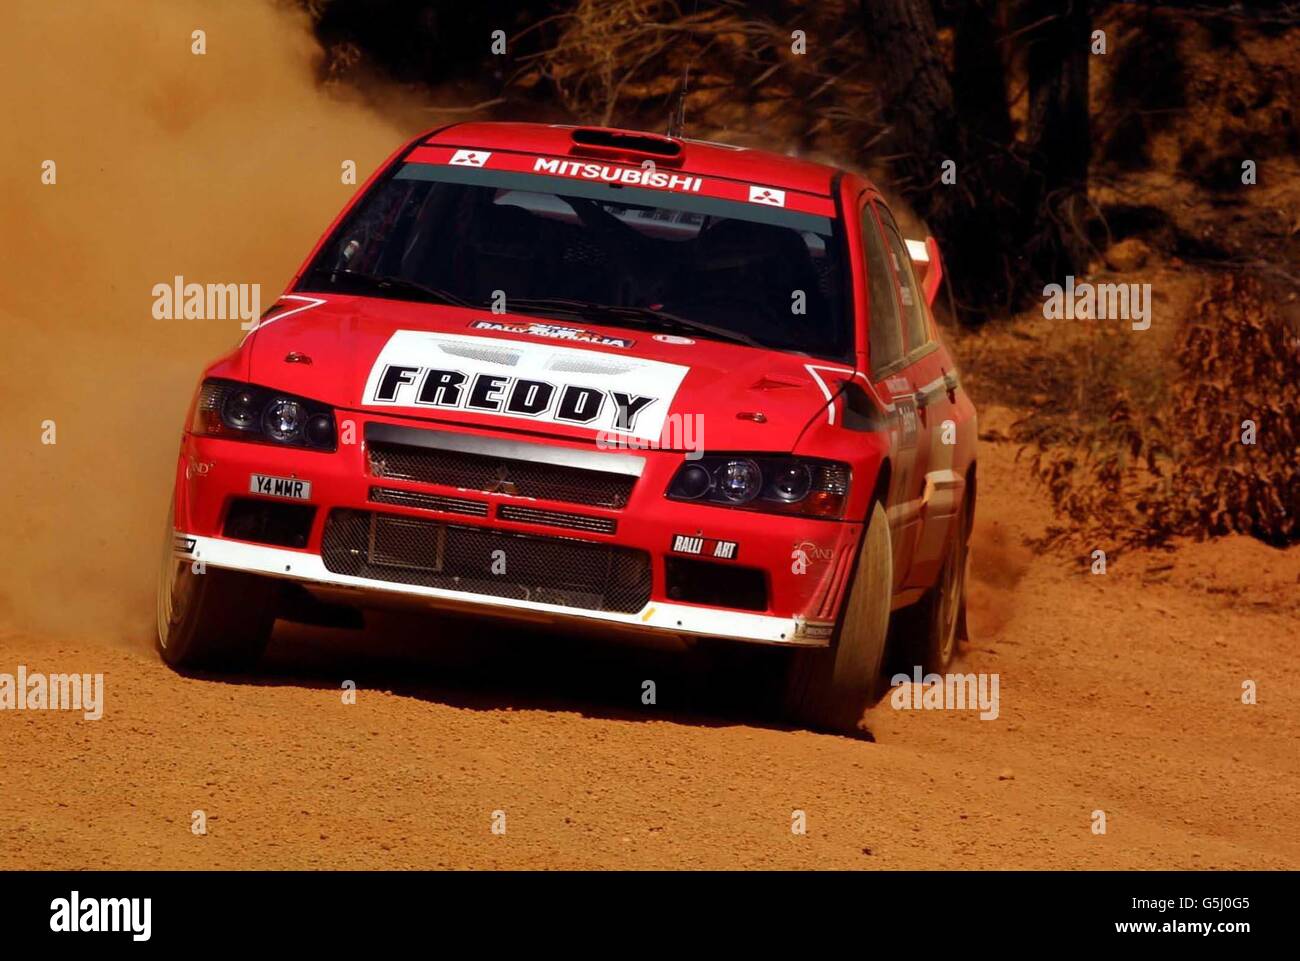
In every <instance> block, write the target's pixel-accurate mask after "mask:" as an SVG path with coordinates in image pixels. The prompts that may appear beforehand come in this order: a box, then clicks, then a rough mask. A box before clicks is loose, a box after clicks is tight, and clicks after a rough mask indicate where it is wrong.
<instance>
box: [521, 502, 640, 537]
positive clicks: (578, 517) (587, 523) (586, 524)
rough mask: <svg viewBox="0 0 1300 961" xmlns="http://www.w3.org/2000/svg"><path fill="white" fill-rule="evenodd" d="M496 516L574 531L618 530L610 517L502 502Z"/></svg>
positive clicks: (608, 532)
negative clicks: (517, 505)
mask: <svg viewBox="0 0 1300 961" xmlns="http://www.w3.org/2000/svg"><path fill="white" fill-rule="evenodd" d="M497 517H499V518H501V519H502V520H503V521H523V522H524V523H527V524H547V525H549V526H551V527H568V528H571V529H573V530H575V531H593V532H595V533H597V534H613V533H614V531H616V530H618V521H616V520H614V519H613V518H612V517H591V516H590V515H588V514H569V513H567V512H565V511H544V510H538V509H537V508H536V507H516V506H514V505H513V504H502V505H501V506H500V507H498V508H497Z"/></svg>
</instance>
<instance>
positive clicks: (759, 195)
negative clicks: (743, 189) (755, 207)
mask: <svg viewBox="0 0 1300 961" xmlns="http://www.w3.org/2000/svg"><path fill="white" fill-rule="evenodd" d="M749 202H750V203H751V204H767V205H768V206H769V207H784V206H785V191H784V190H777V189H776V188H775V187H754V186H751V187H750V188H749Z"/></svg>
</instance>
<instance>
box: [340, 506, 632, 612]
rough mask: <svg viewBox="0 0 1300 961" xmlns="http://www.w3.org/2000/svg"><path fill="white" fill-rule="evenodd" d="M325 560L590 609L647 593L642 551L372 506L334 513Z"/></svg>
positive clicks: (409, 579)
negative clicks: (455, 523) (454, 522)
mask: <svg viewBox="0 0 1300 961" xmlns="http://www.w3.org/2000/svg"><path fill="white" fill-rule="evenodd" d="M321 559H322V560H323V561H324V563H325V567H326V569H328V570H330V571H333V572H334V573H336V574H347V575H351V576H353V577H366V578H371V579H374V580H381V581H394V582H397V583H401V584H418V585H420V586H422V587H437V588H442V589H444V590H451V591H466V592H468V593H471V594H487V595H491V596H493V597H510V598H516V599H519V600H527V601H535V602H537V603H541V604H555V605H559V606H561V607H576V608H582V609H585V610H593V611H617V612H620V613H624V614H632V613H635V612H636V611H639V610H641V609H642V608H643V607H645V605H646V602H647V601H649V599H650V555H649V554H647V553H646V552H645V551H638V550H631V549H629V548H625V547H616V546H614V545H611V544H588V543H585V542H583V541H577V540H570V539H568V538H560V537H535V536H532V535H523V534H509V533H504V532H502V531H492V530H485V529H481V528H472V527H457V526H453V525H451V524H443V523H439V522H437V521H432V520H424V519H422V518H413V517H402V516H396V515H392V514H378V513H372V512H370V511H354V510H344V509H335V510H333V511H331V512H330V514H329V517H328V518H327V519H326V522H325V535H324V538H323V540H322V543H321Z"/></svg>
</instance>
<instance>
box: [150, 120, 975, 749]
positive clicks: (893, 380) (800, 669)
mask: <svg viewBox="0 0 1300 961" xmlns="http://www.w3.org/2000/svg"><path fill="white" fill-rule="evenodd" d="M942 282H943V278H942V266H941V261H940V257H939V249H938V246H937V245H936V243H935V242H934V240H933V239H932V238H927V239H925V240H923V241H922V240H905V239H904V237H903V235H902V233H901V232H900V231H899V228H898V226H897V224H896V222H895V219H894V217H893V216H892V215H891V213H890V210H889V208H888V206H887V205H886V204H885V202H884V200H883V199H882V197H881V195H880V193H879V191H877V189H876V188H875V187H874V186H872V184H871V183H869V182H868V181H867V180H866V179H864V178H862V177H860V176H858V175H856V174H854V173H851V172H846V171H841V170H838V169H835V168H833V167H829V166H825V165H821V164H816V163H811V162H806V161H803V160H798V159H793V158H790V157H785V156H781V155H778V154H774V153H767V152H762V151H757V150H749V149H741V148H737V147H731V146H726V145H722V144H715V143H706V142H701V141H696V140H689V139H681V138H675V137H665V136H658V135H654V134H648V133H640V132H634V131H626V130H615V129H606V128H593V127H570V126H560V125H542V124H525V123H461V124H455V125H452V126H448V127H444V128H441V129H438V130H435V131H433V132H432V133H428V134H424V135H422V136H420V137H417V138H416V139H415V140H413V141H412V142H410V143H408V144H406V145H404V146H403V147H401V149H399V150H398V151H397V152H396V153H395V154H394V155H393V156H392V157H391V158H390V159H389V160H388V161H387V162H386V163H385V164H384V165H383V166H382V167H381V168H380V169H379V171H378V172H376V173H375V174H374V175H373V176H372V177H371V179H370V180H369V181H368V182H367V183H366V185H365V186H364V188H363V189H361V190H360V191H358V192H357V195H356V197H355V198H354V199H353V200H352V201H351V202H350V203H349V204H348V206H347V207H346V208H345V209H344V210H343V212H342V213H341V214H340V215H339V217H338V218H337V219H336V221H335V222H334V224H333V225H332V226H331V227H330V228H329V230H328V231H327V233H326V234H325V236H324V238H323V239H322V240H321V241H320V243H319V244H318V245H317V247H316V248H315V249H314V250H313V251H312V252H311V255H310V256H309V257H308V258H307V260H306V262H305V263H304V264H303V266H302V267H301V268H300V270H299V271H298V273H297V275H296V276H295V277H294V278H293V280H292V282H291V283H290V285H289V287H288V289H287V292H286V293H285V294H284V295H283V296H282V297H281V298H280V299H279V300H278V301H277V302H276V303H275V304H274V305H272V306H271V308H270V309H269V310H267V311H266V313H265V314H264V315H263V316H262V317H261V318H260V320H259V322H258V323H257V324H256V326H255V327H254V328H253V329H252V330H251V331H250V332H249V333H248V334H247V336H246V337H245V338H244V340H243V342H242V343H241V344H240V345H239V346H238V347H237V348H236V349H235V350H233V351H232V352H231V353H229V354H228V355H226V356H225V357H222V358H221V359H219V360H218V361H216V362H215V363H214V364H212V365H211V366H210V367H208V368H207V370H206V371H205V372H204V373H203V376H202V379H201V381H200V384H199V386H198V389H197V391H196V393H195V396H194V399H193V402H192V404H191V408H190V410H189V413H188V419H187V426H186V429H185V431H184V434H183V438H182V442H181V449H180V454H179V457H178V459H177V464H176V482H175V490H174V497H173V504H172V516H171V519H170V522H169V527H168V532H167V539H166V545H165V550H164V563H163V570H162V574H161V579H160V584H159V590H158V641H159V647H160V650H161V654H162V657H163V658H164V659H165V660H166V661H167V663H169V664H171V665H173V666H175V667H178V668H191V667H205V668H210V669H248V668H250V667H251V666H253V665H254V664H255V662H256V661H257V659H258V657H259V656H260V654H261V652H262V650H263V649H264V647H265V645H266V642H267V639H268V636H269V634H270V631H271V627H272V624H273V622H274V620H275V619H276V618H277V617H289V618H299V619H304V618H306V619H310V616H311V609H312V605H319V606H321V607H320V609H325V608H329V609H347V610H360V609H365V608H368V607H376V606H387V605H390V604H393V603H397V602H402V603H404V604H406V605H408V606H409V605H411V604H414V605H417V606H425V607H427V608H429V609H440V610H451V611H456V612H461V613H465V612H470V613H472V614H473V615H474V616H476V617H481V618H484V619H490V620H491V621H492V622H495V623H499V624H500V625H502V626H505V625H508V624H510V623H526V624H537V623H543V624H548V625H556V626H560V627H562V628H570V627H584V628H589V629H595V630H598V631H601V632H606V633H608V634H610V635H617V634H646V633H649V634H656V635H661V636H662V635H670V636H676V637H679V638H687V639H696V640H706V641H709V642H749V643H754V644H765V645H773V646H776V647H781V648H787V649H788V652H787V653H786V654H785V655H783V656H784V657H786V658H788V664H787V665H786V685H785V703H786V706H787V708H788V710H789V712H790V713H791V715H792V716H793V717H794V718H795V719H797V720H798V721H799V722H801V723H806V724H809V725H812V726H817V727H825V728H831V729H851V728H852V727H853V726H854V725H855V724H856V723H857V722H858V721H859V719H860V718H861V715H862V712H863V710H864V708H865V707H867V706H868V705H869V704H870V703H871V702H872V700H873V699H874V698H876V697H878V696H879V694H880V693H881V691H882V670H883V667H884V665H885V664H886V660H885V655H886V643H887V639H888V638H893V639H894V642H895V643H896V644H900V645H903V648H902V650H901V652H900V651H898V650H895V653H899V654H900V656H901V657H903V658H904V660H905V662H906V663H908V664H914V665H920V666H922V668H923V670H925V671H926V672H929V671H942V670H943V669H944V668H945V667H946V666H947V664H948V662H949V660H950V659H951V658H952V656H953V651H954V649H955V647H956V645H957V642H958V638H959V636H960V635H961V634H962V632H963V630H964V604H965V570H966V558H967V543H968V538H969V534H970V529H971V518H972V514H973V510H974V503H975V489H976V484H975V454H976V449H975V436H976V429H975V411H974V408H973V406H972V404H971V401H970V399H969V397H968V396H967V395H966V393H965V391H964V390H963V388H962V384H961V380H960V378H959V376H958V371H957V366H956V363H955V362H954V360H953V358H952V356H951V355H950V353H949V352H948V350H947V348H946V347H945V346H944V344H943V342H942V340H941V338H940V336H939V331H938V329H937V327H936V324H935V321H934V316H933V312H932V310H931V306H932V305H933V304H934V303H935V298H936V294H937V292H938V291H939V290H940V289H941V286H942ZM304 612H306V614H304ZM891 622H892V623H893V628H894V629H893V630H892V631H891V630H890V627H891Z"/></svg>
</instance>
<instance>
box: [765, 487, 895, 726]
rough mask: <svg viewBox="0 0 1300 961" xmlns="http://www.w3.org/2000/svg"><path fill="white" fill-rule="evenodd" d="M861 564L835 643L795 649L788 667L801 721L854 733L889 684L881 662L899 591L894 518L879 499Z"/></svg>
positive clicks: (788, 697)
mask: <svg viewBox="0 0 1300 961" xmlns="http://www.w3.org/2000/svg"><path fill="white" fill-rule="evenodd" d="M856 566H857V570H856V572H855V573H854V575H853V581H852V587H851V588H850V591H849V596H848V598H847V599H846V600H845V602H844V610H843V612H842V613H841V615H840V621H839V627H838V630H837V631H836V633H835V637H834V638H833V639H832V641H831V645H830V647H825V648H809V649H806V650H798V651H792V652H790V653H791V659H790V663H789V666H788V668H787V673H786V693H785V704H786V713H787V714H788V715H789V716H790V717H791V718H792V719H793V720H795V721H797V722H799V723H803V724H806V725H808V726H809V727H813V728H818V729H822V730H828V731H836V732H839V733H845V734H852V733H855V732H856V731H857V730H858V726H859V722H860V721H861V720H862V715H863V713H864V712H865V711H866V710H867V708H869V707H871V706H872V705H873V704H875V702H876V700H877V699H878V698H879V697H880V694H881V692H882V691H883V690H884V685H883V684H882V679H881V676H880V675H881V666H882V664H883V663H884V658H885V641H886V638H887V636H888V634H889V605H890V600H891V598H892V595H893V582H894V564H893V547H892V545H891V542H890V536H889V518H888V516H887V515H886V514H885V508H884V506H883V505H881V504H880V503H876V504H875V505H873V507H872V510H871V516H870V519H869V520H868V522H867V529H866V532H865V533H864V534H863V535H862V547H861V549H860V550H859V552H858V559H857V565H856Z"/></svg>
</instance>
